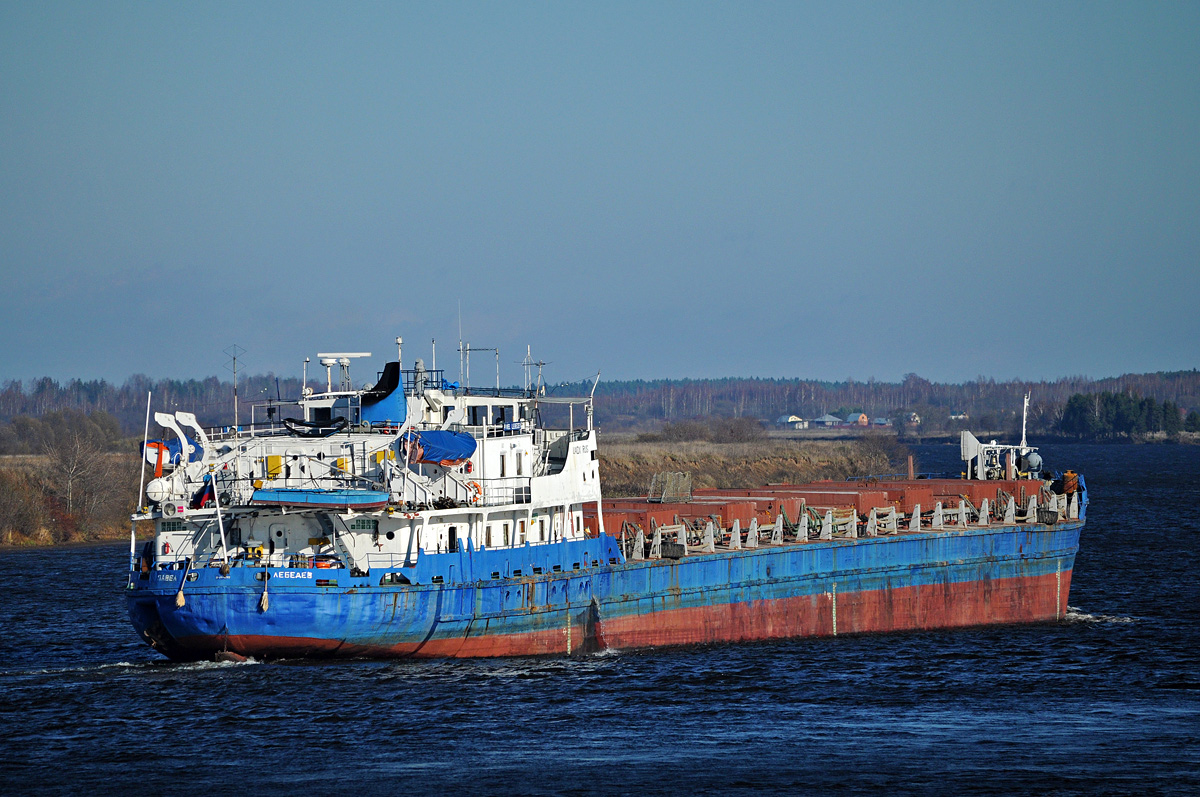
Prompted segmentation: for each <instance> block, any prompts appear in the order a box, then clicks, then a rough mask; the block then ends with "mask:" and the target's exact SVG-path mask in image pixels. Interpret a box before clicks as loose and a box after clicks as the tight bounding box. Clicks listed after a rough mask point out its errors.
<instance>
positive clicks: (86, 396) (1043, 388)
mask: <svg viewBox="0 0 1200 797" xmlns="http://www.w3.org/2000/svg"><path fill="white" fill-rule="evenodd" d="M300 387H301V385H300V380H299V379H295V378H286V379H285V378H278V379H277V378H276V377H275V376H274V375H273V374H267V375H264V376H252V377H248V378H246V379H244V380H240V381H239V385H238V394H239V398H240V402H241V412H240V416H239V421H240V422H241V423H243V424H245V423H246V422H247V421H248V420H249V417H250V413H249V410H248V406H247V405H248V404H250V403H251V402H254V401H264V400H266V399H275V398H276V397H277V396H278V397H279V398H282V399H284V400H289V399H295V398H296V397H297V396H299V394H300ZM591 387H592V386H591V382H590V381H588V382H580V383H574V384H572V383H565V384H560V385H557V386H555V387H552V388H551V389H550V391H549V392H551V393H552V394H554V395H558V396H567V395H587V393H588V392H589V391H590V390H591ZM147 392H151V393H152V394H153V402H152V408H153V409H154V410H159V411H174V410H188V411H190V412H194V413H196V415H197V417H198V418H199V419H200V422H201V423H203V424H205V425H209V426H221V425H228V424H231V423H232V422H233V386H232V384H231V383H230V382H223V381H220V380H218V379H217V378H216V377H209V378H208V379H201V380H196V379H192V380H174V379H161V380H151V379H150V378H149V377H146V376H141V375H138V376H133V377H130V378H129V379H127V380H126V381H125V383H124V384H123V385H120V386H118V385H113V384H110V383H108V382H105V381H103V380H98V381H89V382H85V381H81V380H71V381H69V382H67V383H65V384H62V383H59V382H57V381H55V380H53V379H49V378H42V379H38V380H35V381H34V382H32V383H30V384H28V385H26V384H23V383H21V382H19V381H17V382H14V381H10V382H7V383H5V384H4V385H3V389H2V390H0V423H4V422H9V421H12V420H13V419H15V418H17V417H18V416H28V417H35V418H36V417H41V416H44V415H46V414H47V413H50V412H55V411H65V410H79V411H82V412H84V413H85V414H89V415H90V414H93V413H95V412H97V411H100V412H104V413H107V414H108V415H111V416H112V417H113V418H115V419H116V421H117V423H118V424H119V427H120V430H121V434H123V435H125V436H132V435H140V434H141V432H142V425H143V423H144V420H145V412H146V394H147ZM1026 392H1029V393H1032V396H1033V397H1032V400H1031V404H1030V418H1029V425H1030V430H1031V431H1034V432H1052V431H1055V430H1058V429H1059V428H1060V427H1059V424H1060V421H1061V420H1062V417H1063V412H1064V410H1065V407H1066V404H1067V401H1068V400H1069V399H1070V398H1071V397H1072V396H1073V395H1075V394H1082V395H1096V394H1101V393H1108V394H1112V395H1127V396H1137V397H1139V398H1141V399H1148V398H1152V399H1154V400H1155V401H1156V402H1158V403H1159V405H1160V406H1161V404H1162V403H1163V402H1170V403H1171V404H1174V405H1175V406H1177V407H1180V408H1182V409H1183V410H1184V411H1192V410H1200V371H1197V370H1191V371H1172V372H1159V373H1150V374H1126V375H1124V376H1119V377H1113V378H1110V379H1099V380H1092V379H1087V378H1085V377H1069V378H1065V379H1059V380H1056V381H1049V382H1048V381H1040V382H1026V381H1009V382H997V381H995V380H994V379H983V378H980V379H976V380H974V381H971V382H965V383H962V384H949V383H939V382H930V381H929V380H927V379H923V378H922V377H920V376H917V375H916V374H907V375H906V376H905V377H904V379H903V380H902V381H900V382H879V381H875V380H867V381H865V382H859V381H855V380H849V379H848V380H846V381H844V382H823V381H814V380H804V379H701V380H692V379H683V380H655V381H644V380H635V381H618V382H601V383H600V385H599V387H598V389H597V391H596V399H597V401H596V421H597V423H598V424H600V425H601V426H602V427H605V428H608V429H639V430H642V431H648V430H652V429H657V428H658V427H660V426H661V425H662V424H663V423H664V422H671V423H677V422H680V421H686V420H689V419H694V418H756V419H760V420H763V421H766V422H768V423H769V422H770V421H772V420H774V419H775V418H778V417H779V416H781V415H792V414H794V415H798V416H800V417H802V418H809V419H811V418H816V417H819V416H821V415H824V414H826V413H831V414H834V415H838V416H840V417H845V415H846V414H847V413H848V412H850V411H854V412H860V411H861V412H865V413H866V414H867V415H868V416H870V417H871V418H877V417H884V418H890V419H893V420H902V419H903V418H905V417H907V416H908V414H909V413H915V414H917V415H918V416H920V418H921V427H922V428H923V429H926V430H929V431H943V430H953V429H954V428H956V426H962V425H965V426H970V427H971V428H975V429H984V428H986V429H988V430H1001V429H1008V428H1011V427H1012V426H1013V425H1014V424H1015V425H1019V424H1020V412H1021V404H1022V397H1023V396H1024V395H1025V393H1026ZM549 409H550V408H547V410H548V411H549ZM952 413H953V414H962V413H965V414H966V415H967V416H968V419H967V420H966V422H965V423H963V422H961V421H953V420H951V419H950V415H951V414H952ZM259 417H260V419H261V410H260V411H259Z"/></svg>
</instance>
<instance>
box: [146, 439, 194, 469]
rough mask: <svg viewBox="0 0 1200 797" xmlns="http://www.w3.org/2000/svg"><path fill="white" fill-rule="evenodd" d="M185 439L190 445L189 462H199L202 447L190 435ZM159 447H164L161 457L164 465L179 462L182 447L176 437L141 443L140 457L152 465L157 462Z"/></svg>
mask: <svg viewBox="0 0 1200 797" xmlns="http://www.w3.org/2000/svg"><path fill="white" fill-rule="evenodd" d="M187 441H188V444H189V445H190V446H191V447H192V456H191V459H190V460H189V462H199V461H200V460H201V458H203V456H204V449H203V448H201V447H200V444H199V443H197V442H196V441H195V440H193V439H192V438H190V437H189V438H188V439H187ZM159 449H164V451H163V458H162V461H163V464H164V465H178V464H179V455H180V452H181V451H182V450H183V447H182V446H180V445H179V438H178V437H172V438H171V439H170V440H148V441H146V442H145V443H142V457H143V458H145V460H146V461H147V462H149V463H150V464H151V465H154V464H155V463H157V462H158V452H159Z"/></svg>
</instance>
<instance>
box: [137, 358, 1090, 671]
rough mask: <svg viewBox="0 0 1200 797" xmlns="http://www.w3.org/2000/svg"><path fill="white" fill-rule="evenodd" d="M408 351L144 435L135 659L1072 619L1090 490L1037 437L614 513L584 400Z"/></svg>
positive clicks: (423, 652) (473, 650) (182, 418)
mask: <svg viewBox="0 0 1200 797" xmlns="http://www.w3.org/2000/svg"><path fill="white" fill-rule="evenodd" d="M400 343H401V340H400V339H397V345H398V348H397V360H396V361H395V362H390V363H388V364H387V365H386V366H385V367H384V369H383V371H382V372H381V373H380V374H379V377H378V381H377V383H376V384H375V385H374V386H373V387H370V388H367V389H359V390H356V389H354V388H353V387H352V383H351V380H350V376H349V370H350V364H351V361H352V360H353V359H354V358H355V357H358V356H364V355H363V354H362V353H336V352H335V353H325V354H320V355H318V356H319V358H320V362H321V364H322V365H324V366H325V368H326V389H325V390H323V391H317V390H314V389H312V388H309V387H307V386H306V387H305V388H304V391H303V394H302V395H301V396H300V397H299V398H298V399H296V400H295V401H292V402H271V403H269V405H266V406H264V405H254V406H252V407H251V421H250V423H248V424H242V425H239V424H237V423H236V422H235V425H234V426H232V427H228V428H221V429H206V428H203V427H202V426H201V425H200V424H199V423H198V421H197V419H196V417H195V416H194V415H193V414H191V413H187V412H175V413H174V414H166V413H156V414H155V415H154V418H155V421H156V422H157V423H158V425H159V426H160V427H161V428H162V429H163V430H164V432H165V434H164V435H163V439H160V440H153V441H152V440H149V439H148V435H147V439H146V441H145V442H144V444H143V455H144V462H143V472H144V475H143V484H144V489H143V491H142V495H144V501H142V502H139V503H141V504H142V506H140V507H139V508H138V510H137V511H136V512H135V513H134V514H133V516H132V520H133V523H132V528H131V535H130V551H129V562H130V572H129V578H128V583H127V589H126V599H127V604H128V609H129V614H130V618H131V620H132V623H133V626H134V628H135V630H136V632H137V633H138V634H139V635H140V637H141V638H142V639H143V640H144V641H145V642H146V643H147V644H149V645H150V646H151V647H153V648H154V649H155V650H157V651H159V652H160V653H162V654H163V655H165V656H167V657H169V658H171V659H173V660H179V661H189V660H204V659H214V658H216V659H240V658H244V657H255V658H257V659H268V658H290V657H468V656H527V655H572V654H581V653H591V652H596V651H601V650H605V649H618V650H620V649H638V648H650V647H657V646H675V645H689V644H702V643H730V642H741V641H749V640H768V639H781V638H788V637H803V636H833V635H838V634H847V633H863V632H886V631H899V630H911V629H937V628H950V627H956V626H971V625H983V624H994V623H1027V622H1037V621H1052V620H1055V619H1056V618H1062V617H1063V616H1064V614H1065V612H1066V607H1067V597H1068V594H1069V591H1070V584H1071V574H1072V570H1073V566H1074V560H1075V554H1076V551H1077V549H1078V545H1079V537H1080V532H1081V530H1082V528H1083V525H1084V521H1085V516H1086V507H1087V489H1086V485H1085V482H1084V479H1083V477H1082V475H1079V474H1076V473H1073V472H1070V471H1067V472H1064V473H1052V472H1050V471H1048V470H1046V469H1044V468H1043V463H1042V461H1041V457H1040V455H1039V454H1038V452H1037V450H1036V449H1034V448H1033V447H1031V446H1028V445H1026V441H1025V440H1024V439H1022V441H1021V443H1020V444H1019V445H1001V444H999V443H997V442H996V441H991V442H986V443H985V442H981V441H979V440H977V439H976V438H975V437H973V436H971V435H970V434H969V433H964V434H963V438H962V455H963V463H964V468H963V472H962V474H960V475H958V476H957V477H956V478H934V477H927V476H922V475H917V474H913V473H911V468H910V472H909V473H907V474H902V475H899V476H894V477H878V478H872V479H869V480H859V481H852V482H836V483H835V482H816V483H813V484H774V485H767V486H763V487H760V488H756V489H735V490H716V489H692V488H691V485H690V484H689V483H688V478H687V476H686V474H662V475H661V476H659V477H656V478H655V480H654V483H653V484H652V485H651V488H650V491H649V493H648V495H646V496H644V497H643V496H639V497H638V498H634V499H620V498H608V499H605V498H603V497H602V495H601V480H602V474H601V465H600V462H599V459H598V447H597V445H598V441H597V436H598V430H597V428H596V427H595V423H594V418H593V407H594V394H595V384H593V386H592V390H591V393H590V394H589V395H587V396H583V397H570V398H561V397H555V396H548V395H546V391H545V389H544V387H543V386H542V383H541V377H540V373H539V376H538V378H537V379H536V380H534V379H532V378H531V377H530V376H529V373H530V372H529V370H528V369H527V371H526V374H527V375H526V379H525V386H524V387H522V388H511V389H502V388H501V387H500V386H499V383H498V382H497V386H496V387H495V388H487V389H479V388H470V387H463V386H460V384H459V383H458V382H450V381H448V380H447V379H446V376H445V374H444V372H443V371H440V370H437V369H436V367H434V368H430V369H426V368H425V365H424V363H423V362H422V361H421V360H416V362H415V363H414V364H413V367H411V368H408V369H405V368H403V367H402V363H403V359H402V357H401V354H402V349H401V348H399V346H400ZM306 362H307V361H306ZM334 368H337V369H339V379H338V384H337V385H336V386H335V384H334V377H333V369H334ZM468 373H469V371H468ZM597 379H598V377H597ZM305 383H306V385H307V376H306V380H305ZM285 416H286V417H285ZM554 419H559V420H558V421H557V422H554ZM147 430H149V409H148V410H147ZM147 479H148V482H147V481H146V480H147ZM139 523H140V524H147V523H152V524H153V526H154V535H153V538H152V539H151V540H149V541H147V542H145V544H143V545H141V546H139V545H138V543H137V541H136V537H135V530H136V528H137V526H138V524H139Z"/></svg>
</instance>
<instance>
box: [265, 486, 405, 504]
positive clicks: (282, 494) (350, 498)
mask: <svg viewBox="0 0 1200 797" xmlns="http://www.w3.org/2000/svg"><path fill="white" fill-rule="evenodd" d="M389 498H390V496H389V495H388V494H387V493H385V492H381V491H379V490H307V489H302V488H301V489H297V488H293V487H279V488H275V489H271V488H267V489H263V488H259V489H257V490H255V491H254V494H253V495H252V496H251V497H250V503H252V504H279V505H283V506H318V507H330V506H350V507H354V506H361V507H368V506H382V505H383V504H386V503H387V502H388V499H389Z"/></svg>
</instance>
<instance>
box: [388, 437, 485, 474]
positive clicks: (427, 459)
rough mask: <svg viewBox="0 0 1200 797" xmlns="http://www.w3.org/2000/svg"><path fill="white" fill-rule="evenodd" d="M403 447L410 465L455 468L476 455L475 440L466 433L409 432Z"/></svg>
mask: <svg viewBox="0 0 1200 797" xmlns="http://www.w3.org/2000/svg"><path fill="white" fill-rule="evenodd" d="M403 445H404V447H405V449H407V450H406V454H407V455H408V461H409V462H410V463H416V462H424V463H426V464H429V465H445V466H447V467H454V466H455V465H461V464H463V463H464V462H466V461H467V460H468V459H470V458H471V455H472V454H474V453H475V438H474V437H471V435H469V434H466V433H465V432H442V431H432V432H416V431H409V432H408V434H406V435H404V442H403Z"/></svg>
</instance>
